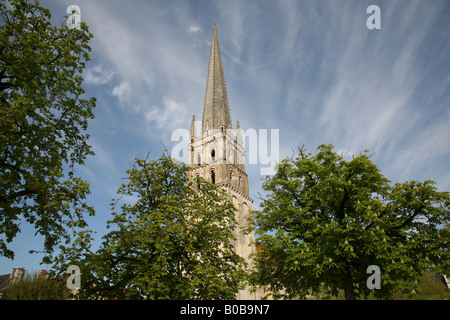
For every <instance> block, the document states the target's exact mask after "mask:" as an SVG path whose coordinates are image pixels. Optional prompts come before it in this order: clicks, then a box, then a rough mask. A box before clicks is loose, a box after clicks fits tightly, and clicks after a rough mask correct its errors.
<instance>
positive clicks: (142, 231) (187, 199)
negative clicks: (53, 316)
mask: <svg viewBox="0 0 450 320" xmlns="http://www.w3.org/2000/svg"><path fill="white" fill-rule="evenodd" d="M187 170H188V168H187V166H186V165H185V164H182V163H177V162H175V161H174V160H173V159H171V158H170V157H168V156H167V155H165V154H164V155H163V156H162V157H161V158H160V159H158V160H153V161H152V160H149V159H148V158H147V159H144V160H140V159H136V160H135V162H134V163H133V166H132V168H131V169H129V170H127V175H128V177H127V179H128V183H125V184H122V186H121V187H120V188H119V190H118V194H119V195H120V196H121V199H122V200H125V203H124V204H123V205H122V206H121V207H120V210H118V211H115V210H117V202H118V201H119V200H117V201H116V200H114V201H113V203H112V208H113V210H114V212H113V213H112V216H113V218H112V220H110V221H109V222H108V228H111V231H110V232H109V233H108V234H106V235H105V236H104V237H103V243H102V244H101V246H100V248H99V250H98V251H96V252H92V251H90V247H91V242H92V237H91V235H90V234H89V233H87V232H84V231H83V232H82V233H80V234H79V236H78V238H77V240H76V241H75V242H74V244H73V246H72V247H67V248H63V251H62V254H61V255H60V256H59V258H58V259H57V263H56V269H59V270H66V268H67V266H68V265H70V264H75V265H78V266H79V267H80V268H81V272H82V278H81V281H82V288H81V291H80V295H79V297H80V298H90V299H97V298H99V299H100V298H105V297H106V298H118V299H233V298H234V297H235V296H236V293H237V292H238V290H239V289H240V288H242V283H243V279H244V275H245V273H244V262H243V259H242V258H241V257H239V256H238V255H237V254H236V253H235V252H234V247H233V243H232V240H233V239H234V237H233V229H234V228H235V227H236V220H235V210H236V209H235V208H234V206H233V205H232V204H231V203H230V201H229V200H228V198H227V196H226V194H225V193H224V192H223V191H222V190H221V189H219V188H218V187H217V186H215V185H214V184H211V183H209V182H206V181H205V180H203V179H199V180H198V181H194V182H191V181H188V180H187ZM194 186H195V187H194Z"/></svg>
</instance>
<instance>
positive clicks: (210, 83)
mask: <svg viewBox="0 0 450 320" xmlns="http://www.w3.org/2000/svg"><path fill="white" fill-rule="evenodd" d="M220 128H224V129H231V128H232V125H231V115H230V106H229V104H228V96H227V88H226V86H225V75H224V72H223V65H222V58H221V56H220V48H219V39H218V37H217V28H216V24H214V30H213V37H212V42H211V53H210V56H209V67H208V80H207V81H206V94H205V103H204V106H203V119H202V135H203V133H204V132H205V131H206V130H211V129H220Z"/></svg>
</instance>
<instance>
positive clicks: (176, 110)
mask: <svg viewBox="0 0 450 320" xmlns="http://www.w3.org/2000/svg"><path fill="white" fill-rule="evenodd" d="M175 115H176V116H175ZM144 116H145V119H146V120H147V121H149V122H154V123H156V124H157V126H158V127H159V128H164V127H170V128H172V129H174V128H176V127H177V126H179V125H185V124H186V119H187V116H188V115H187V112H186V108H185V106H183V105H181V104H180V103H178V102H177V101H175V100H174V99H173V98H170V97H164V99H163V106H162V107H158V106H153V107H151V108H150V110H148V111H145V113H144Z"/></svg>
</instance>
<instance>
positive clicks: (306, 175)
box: [252, 145, 450, 299]
mask: <svg viewBox="0 0 450 320" xmlns="http://www.w3.org/2000/svg"><path fill="white" fill-rule="evenodd" d="M298 151H299V152H298V155H297V156H296V157H295V158H287V159H284V160H283V161H282V162H281V163H280V164H279V166H278V168H277V172H276V174H275V175H274V176H272V177H268V178H267V179H266V181H265V182H264V184H263V189H264V190H265V191H267V196H266V197H265V198H264V199H263V201H262V204H261V206H262V211H260V212H255V217H256V226H257V228H258V229H257V232H258V235H259V237H258V241H259V243H260V245H261V250H260V252H259V254H257V256H256V257H255V260H256V261H255V265H256V269H257V272H255V273H254V274H253V276H252V279H253V281H254V283H256V284H258V285H261V286H265V287H268V288H269V289H270V290H271V291H272V292H273V294H274V296H276V297H277V296H278V297H285V298H294V297H301V298H302V297H306V295H307V294H308V293H312V294H313V295H314V294H315V293H317V292H319V291H320V290H321V287H322V284H325V285H326V287H327V290H329V294H331V295H337V294H338V292H339V289H343V290H344V293H345V298H346V299H356V298H357V297H364V296H367V295H369V294H370V293H371V292H372V293H373V294H374V296H375V298H392V293H393V291H394V289H398V290H400V291H401V292H404V293H407V294H409V295H413V296H414V293H417V290H418V284H417V282H416V281H415V280H416V278H417V276H418V275H421V274H422V273H423V272H424V271H426V270H430V271H433V272H435V273H445V272H448V270H450V268H449V263H450V256H449V239H450V237H449V233H448V228H447V229H446V228H440V227H442V226H443V225H444V224H445V223H448V222H449V204H450V199H449V194H448V192H438V191H437V189H436V187H435V186H434V182H433V181H431V180H427V181H425V182H418V181H408V182H404V183H396V184H394V185H392V186H391V184H390V181H389V180H388V179H387V178H385V177H384V176H383V175H382V174H381V173H380V171H379V169H378V168H377V166H376V165H375V164H374V163H373V162H372V161H371V160H370V159H369V158H370V156H369V155H368V153H367V151H365V152H363V153H361V154H359V155H358V156H355V157H353V159H352V160H349V161H347V160H345V159H344V158H343V156H342V155H339V154H337V153H336V152H334V151H333V146H332V145H320V146H319V147H318V153H317V154H316V155H314V156H313V155H311V154H310V153H307V152H306V150H305V148H304V147H301V148H299V149H298ZM369 265H377V266H378V267H379V268H380V271H381V288H380V289H373V290H369V289H368V287H367V285H366V284H367V280H368V278H369V277H370V276H371V275H372V274H371V273H367V268H368V266H369ZM320 292H322V294H323V291H320Z"/></svg>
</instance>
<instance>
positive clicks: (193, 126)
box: [191, 116, 195, 142]
mask: <svg viewBox="0 0 450 320" xmlns="http://www.w3.org/2000/svg"><path fill="white" fill-rule="evenodd" d="M194 139H195V116H192V122H191V142H194Z"/></svg>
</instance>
